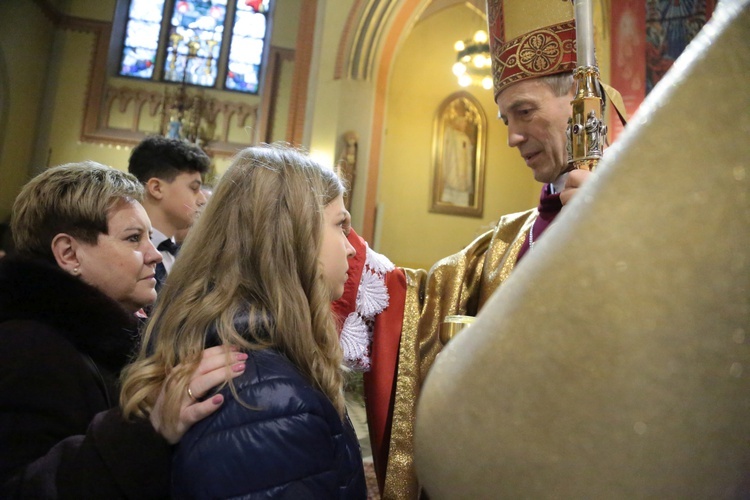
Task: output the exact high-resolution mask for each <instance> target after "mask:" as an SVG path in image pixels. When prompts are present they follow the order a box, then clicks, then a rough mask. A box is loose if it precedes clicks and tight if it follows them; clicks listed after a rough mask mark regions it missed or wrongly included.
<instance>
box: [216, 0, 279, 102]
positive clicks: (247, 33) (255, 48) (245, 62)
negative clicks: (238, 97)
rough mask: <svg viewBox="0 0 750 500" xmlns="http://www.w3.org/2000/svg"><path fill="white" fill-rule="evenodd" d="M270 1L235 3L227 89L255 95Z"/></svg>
mask: <svg viewBox="0 0 750 500" xmlns="http://www.w3.org/2000/svg"><path fill="white" fill-rule="evenodd" d="M268 4H269V0H237V11H236V15H235V17H234V29H233V30H232V46H231V50H230V52H229V68H228V71H227V81H226V88H228V89H233V90H241V91H243V92H250V93H253V94H255V93H257V92H258V80H259V75H260V64H261V61H262V58H263V40H264V38H265V35H266V13H267V12H268Z"/></svg>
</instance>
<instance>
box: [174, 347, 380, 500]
mask: <svg viewBox="0 0 750 500" xmlns="http://www.w3.org/2000/svg"><path fill="white" fill-rule="evenodd" d="M248 354H249V358H248V359H247V361H246V363H247V368H246V369H245V373H243V374H242V375H241V376H240V377H238V378H236V379H235V384H236V387H237V392H238V394H239V396H240V399H241V400H242V401H243V402H244V403H245V404H246V405H248V406H250V407H251V408H253V409H250V408H247V407H245V406H243V405H242V404H240V402H238V401H237V400H236V399H235V398H234V397H233V396H232V393H231V392H230V390H229V388H228V387H227V388H225V389H224V390H223V391H222V393H223V394H224V397H225V398H226V399H225V402H224V405H223V407H222V408H220V409H219V410H218V411H217V412H216V413H215V414H214V415H211V416H210V417H208V418H206V419H205V420H203V421H201V422H199V423H198V424H196V425H194V426H193V427H192V428H191V429H190V430H189V431H188V432H187V434H185V436H184V437H183V438H182V441H181V442H180V444H179V446H178V447H177V450H176V453H175V458H174V463H173V468H172V494H173V496H174V498H294V499H307V498H315V499H317V498H320V499H334V498H341V499H344V498H346V499H349V498H351V499H360V498H361V499H364V498H366V497H367V492H366V487H365V479H364V470H363V467H362V455H361V453H360V450H359V443H358V441H357V436H356V434H355V432H354V429H353V427H352V425H351V422H350V421H349V417H348V416H347V417H346V418H345V420H344V421H343V422H342V421H341V419H340V418H339V416H338V413H337V412H336V409H335V408H334V406H333V404H331V402H330V400H329V399H328V398H327V397H326V396H325V395H324V394H323V393H322V392H321V391H319V390H318V389H315V388H314V387H313V386H312V385H311V384H310V383H309V382H308V381H307V380H306V379H305V377H303V376H302V374H301V373H300V372H299V371H298V370H297V369H296V368H295V367H294V365H292V363H291V362H290V361H289V360H288V359H287V358H286V357H284V356H283V355H282V354H280V353H279V352H277V351H275V350H273V349H265V350H262V351H254V352H250V353H248Z"/></svg>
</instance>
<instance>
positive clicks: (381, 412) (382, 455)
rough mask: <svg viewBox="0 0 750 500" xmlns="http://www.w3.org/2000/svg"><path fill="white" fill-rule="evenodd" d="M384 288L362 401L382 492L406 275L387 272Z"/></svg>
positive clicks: (399, 271)
mask: <svg viewBox="0 0 750 500" xmlns="http://www.w3.org/2000/svg"><path fill="white" fill-rule="evenodd" d="M385 285H386V287H387V288H388V293H389V295H390V299H389V303H388V307H387V308H386V309H385V310H384V311H383V312H382V313H380V315H379V316H378V320H377V321H376V322H375V331H374V332H373V336H372V354H371V355H370V360H371V363H372V368H371V370H370V371H369V372H367V373H365V375H364V381H365V401H366V409H367V424H368V426H369V429H370V444H371V445H372V458H373V461H374V462H375V472H376V473H377V476H378V486H379V487H380V491H381V492H382V491H383V483H384V481H385V468H386V464H387V463H388V446H389V444H390V441H391V424H392V419H393V401H394V396H395V394H396V372H397V363H398V348H399V344H400V343H401V327H402V325H403V321H404V306H405V303H406V275H405V274H404V271H403V270H402V269H400V268H396V269H395V270H393V271H391V272H389V273H388V274H387V275H386V278H385Z"/></svg>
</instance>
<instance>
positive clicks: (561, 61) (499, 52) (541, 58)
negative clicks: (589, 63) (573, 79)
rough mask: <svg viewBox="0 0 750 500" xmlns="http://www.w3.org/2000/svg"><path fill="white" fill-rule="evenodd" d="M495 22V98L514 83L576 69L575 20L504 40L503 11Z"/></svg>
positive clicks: (492, 36)
mask: <svg viewBox="0 0 750 500" xmlns="http://www.w3.org/2000/svg"><path fill="white" fill-rule="evenodd" d="M495 22H496V24H495V25H492V26H490V46H491V47H492V63H493V64H492V66H493V71H494V80H495V99H497V96H498V94H500V92H501V91H502V90H503V89H505V87H507V86H508V85H510V84H512V83H516V82H518V81H521V80H527V79H529V78H537V77H540V76H545V75H554V74H557V73H564V72H566V71H573V70H575V69H576V66H577V62H576V49H575V41H576V27H575V21H572V20H571V21H567V22H564V23H560V24H554V25H552V26H545V27H543V28H539V29H536V30H534V31H532V32H531V33H526V34H524V35H523V36H520V37H518V38H515V39H513V40H508V41H505V40H504V36H505V34H504V29H503V25H502V24H503V22H504V21H503V16H502V14H501V15H498V16H496V21H495ZM501 37H502V38H501Z"/></svg>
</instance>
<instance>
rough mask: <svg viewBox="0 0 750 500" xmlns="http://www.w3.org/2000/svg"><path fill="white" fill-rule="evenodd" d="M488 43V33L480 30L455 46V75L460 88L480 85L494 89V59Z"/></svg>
mask: <svg viewBox="0 0 750 500" xmlns="http://www.w3.org/2000/svg"><path fill="white" fill-rule="evenodd" d="M487 42H488V38H487V32H486V31H483V30H479V31H477V32H476V33H474V36H473V37H472V38H469V39H467V40H459V41H457V42H456V43H455V45H454V46H453V48H454V49H456V63H455V64H454V65H453V74H454V75H456V77H458V84H459V85H460V86H462V87H468V86H469V85H480V86H482V87H484V88H485V89H487V90H489V89H491V88H492V75H491V71H490V67H491V66H492V57H491V56H490V45H489V43H487Z"/></svg>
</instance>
